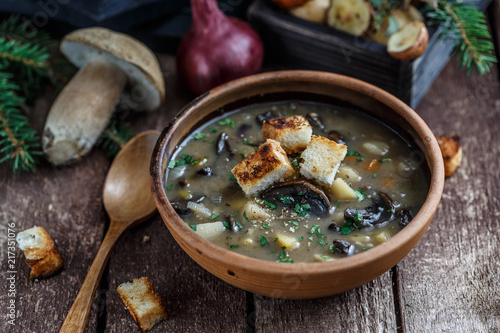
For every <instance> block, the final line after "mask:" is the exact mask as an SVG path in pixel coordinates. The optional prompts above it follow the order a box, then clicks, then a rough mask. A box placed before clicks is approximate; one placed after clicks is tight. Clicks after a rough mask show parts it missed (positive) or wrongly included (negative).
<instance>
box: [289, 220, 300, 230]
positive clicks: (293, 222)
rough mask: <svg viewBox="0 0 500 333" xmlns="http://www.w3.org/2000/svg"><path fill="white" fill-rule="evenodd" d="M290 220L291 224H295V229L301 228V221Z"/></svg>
mask: <svg viewBox="0 0 500 333" xmlns="http://www.w3.org/2000/svg"><path fill="white" fill-rule="evenodd" d="M288 222H290V223H291V224H293V225H294V226H295V230H298V229H299V222H297V221H288Z"/></svg>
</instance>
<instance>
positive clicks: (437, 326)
mask: <svg viewBox="0 0 500 333" xmlns="http://www.w3.org/2000/svg"><path fill="white" fill-rule="evenodd" d="M457 66H458V64H457V62H456V61H452V62H451V63H450V64H449V65H448V66H447V68H446V69H445V71H444V72H443V73H442V74H441V76H440V78H439V80H438V81H436V82H435V83H434V85H433V87H432V88H431V89H430V90H429V92H428V94H427V96H426V97H425V100H424V101H423V102H422V104H421V106H420V107H419V108H418V110H417V111H418V112H419V113H420V114H421V115H422V117H423V118H424V119H425V120H426V121H427V123H428V124H429V125H430V127H431V128H432V129H433V130H434V132H435V133H438V134H458V135H460V137H461V142H462V145H463V151H464V161H463V163H462V166H461V167H460V168H459V169H458V171H457V173H456V174H455V175H453V176H452V177H451V178H449V179H448V180H447V181H446V185H445V189H444V195H443V199H442V202H441V204H440V208H439V209H438V213H437V214H436V216H435V218H434V220H433V222H432V223H431V226H430V228H429V230H428V231H427V233H426V234H425V235H424V237H423V239H422V240H421V241H420V243H419V244H418V245H417V247H416V248H415V249H414V250H413V251H412V252H411V253H410V255H409V256H408V257H406V258H405V259H404V260H403V261H402V262H401V263H400V265H399V268H400V269H399V272H400V276H399V283H400V285H399V289H400V297H401V308H402V315H403V317H404V323H403V324H404V328H405V331H407V332H498V331H500V303H499V302H498V300H499V299H500V285H499V284H498V276H500V264H499V261H498V257H499V255H500V246H499V245H498V244H499V236H500V235H499V233H498V230H500V218H499V216H500V215H499V213H498V210H499V208H500V200H499V199H498V198H499V195H500V190H499V188H498V184H500V173H499V172H498V162H499V161H500V159H499V156H500V147H499V145H498V144H497V143H498V142H499V140H500V132H499V129H500V109H499V107H498V101H499V100H500V89H499V88H500V86H499V83H498V80H497V77H498V76H497V75H498V73H497V71H496V68H494V70H493V72H492V73H491V74H489V75H487V76H483V77H478V76H473V77H466V75H465V73H464V72H463V71H457V70H456V67H457Z"/></svg>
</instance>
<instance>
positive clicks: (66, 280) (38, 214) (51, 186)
mask: <svg viewBox="0 0 500 333" xmlns="http://www.w3.org/2000/svg"><path fill="white" fill-rule="evenodd" d="M108 164H109V160H108V158H107V157H106V156H105V155H104V154H103V153H102V152H96V153H93V154H92V156H91V157H89V158H88V159H85V160H84V161H82V163H81V164H79V165H77V166H73V167H70V168H65V169H54V168H52V167H50V166H48V165H42V166H41V167H40V169H39V171H38V172H37V173H36V174H23V175H22V176H21V177H17V178H16V177H14V176H12V175H11V172H10V170H9V167H8V166H1V167H0V177H1V183H2V186H1V188H0V197H1V198H2V201H1V202H0V220H1V221H2V223H1V230H2V231H1V234H0V244H2V250H1V251H0V260H1V269H2V272H3V273H4V274H3V275H5V274H6V272H7V271H8V270H9V269H8V267H7V252H6V237H7V224H8V223H14V224H15V227H14V228H13V229H14V230H15V232H16V233H18V232H20V231H22V230H25V229H27V228H30V227H33V226H34V225H37V226H43V227H44V228H45V229H46V230H47V232H48V233H49V234H50V235H51V236H52V238H53V239H54V241H55V242H56V244H57V246H58V248H59V251H60V253H61V256H62V258H63V260H64V267H65V268H64V270H63V271H62V272H61V273H60V274H58V275H56V276H54V277H51V278H48V279H43V280H40V281H39V282H37V281H31V280H30V279H29V268H28V266H27V265H26V264H25V263H24V256H23V254H22V252H21V251H20V250H19V249H18V248H17V244H16V263H15V269H16V271H17V273H16V274H15V276H16V286H15V290H16V297H15V300H16V311H17V313H16V314H17V319H16V321H15V322H16V325H15V326H14V327H12V326H9V324H7V323H6V321H2V322H1V324H0V325H1V326H0V331H2V332H56V331H57V330H58V329H59V327H60V325H61V324H62V320H63V319H64V315H65V313H66V312H67V311H68V310H69V307H70V306H71V304H72V300H73V299H74V298H75V296H76V294H77V292H78V290H79V288H80V285H81V283H82V282H83V279H84V278H85V275H86V270H87V269H88V267H90V264H91V262H92V260H93V257H94V255H95V253H96V252H97V248H98V246H99V244H100V240H101V238H102V235H103V230H104V212H103V208H102V202H101V191H102V182H103V181H104V176H105V172H106V169H107V165H108ZM82 184H85V186H82ZM6 199H7V200H6ZM3 275H2V276H3ZM6 287H7V284H6V283H2V284H1V286H0V304H2V305H4V304H7V302H9V301H10V299H11V298H10V297H9V295H8V294H7V292H6V289H5V288H6ZM3 313H4V308H2V314H3ZM96 324H97V317H96V316H95V315H93V316H92V317H91V318H90V321H89V327H92V328H94V329H95V327H96Z"/></svg>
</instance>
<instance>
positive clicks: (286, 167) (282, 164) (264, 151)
mask: <svg viewBox="0 0 500 333" xmlns="http://www.w3.org/2000/svg"><path fill="white" fill-rule="evenodd" d="M231 172H232V173H233V175H234V177H235V178H236V181H237V182H238V184H239V185H240V186H241V188H242V189H243V192H245V194H246V195H247V196H254V195H257V194H258V193H260V192H261V191H263V190H265V189H267V188H268V187H269V186H271V185H273V184H274V183H276V182H278V181H280V180H283V179H284V178H286V177H288V176H290V175H292V174H293V173H294V172H295V170H294V168H293V167H292V165H291V164H290V161H289V160H288V157H287V156H286V153H285V151H284V150H283V148H281V145H280V143H279V142H278V141H275V140H272V139H268V140H267V141H266V142H265V143H263V144H262V145H260V146H259V148H257V150H256V151H255V152H253V153H252V154H251V155H250V156H248V157H247V158H245V159H244V160H243V161H241V162H240V163H239V164H238V165H236V166H235V167H234V168H233V169H232V170H231Z"/></svg>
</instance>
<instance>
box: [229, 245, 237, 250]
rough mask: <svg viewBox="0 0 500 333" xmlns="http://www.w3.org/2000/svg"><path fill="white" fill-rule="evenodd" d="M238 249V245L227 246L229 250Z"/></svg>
mask: <svg viewBox="0 0 500 333" xmlns="http://www.w3.org/2000/svg"><path fill="white" fill-rule="evenodd" d="M238 247H239V246H238V245H229V248H230V249H236V248H238Z"/></svg>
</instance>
